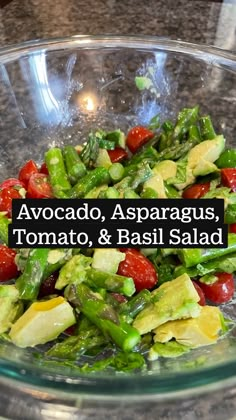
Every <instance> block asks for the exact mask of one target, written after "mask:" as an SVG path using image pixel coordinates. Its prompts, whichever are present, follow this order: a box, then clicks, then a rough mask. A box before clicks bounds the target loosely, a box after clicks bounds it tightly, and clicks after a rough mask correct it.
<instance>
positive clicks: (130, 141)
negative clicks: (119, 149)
mask: <svg viewBox="0 0 236 420" xmlns="http://www.w3.org/2000/svg"><path fill="white" fill-rule="evenodd" d="M153 137H154V133H153V132H152V131H150V130H148V128H146V127H142V126H137V127H133V128H132V129H131V130H130V131H129V132H128V134H127V137H126V144H127V147H128V148H129V150H130V151H131V152H132V153H135V152H136V151H137V150H138V149H139V147H141V146H143V144H145V143H147V142H148V140H151V139H152V138H153Z"/></svg>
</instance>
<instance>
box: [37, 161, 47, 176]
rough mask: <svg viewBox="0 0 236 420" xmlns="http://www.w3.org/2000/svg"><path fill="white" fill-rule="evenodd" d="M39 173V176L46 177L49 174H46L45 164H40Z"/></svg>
mask: <svg viewBox="0 0 236 420" xmlns="http://www.w3.org/2000/svg"><path fill="white" fill-rule="evenodd" d="M39 172H40V173H41V174H44V175H48V174H49V172H48V168H47V165H46V163H45V162H44V163H42V165H41V167H40V169H39Z"/></svg>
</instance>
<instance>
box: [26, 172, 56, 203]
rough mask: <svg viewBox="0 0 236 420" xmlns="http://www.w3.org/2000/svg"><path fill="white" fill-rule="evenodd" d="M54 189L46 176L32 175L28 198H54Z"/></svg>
mask: <svg viewBox="0 0 236 420" xmlns="http://www.w3.org/2000/svg"><path fill="white" fill-rule="evenodd" d="M52 197H53V193H52V188H51V185H50V184H49V182H48V177H47V176H46V175H44V174H39V173H35V174H33V175H31V177H30V179H29V183H28V189H27V198H52Z"/></svg>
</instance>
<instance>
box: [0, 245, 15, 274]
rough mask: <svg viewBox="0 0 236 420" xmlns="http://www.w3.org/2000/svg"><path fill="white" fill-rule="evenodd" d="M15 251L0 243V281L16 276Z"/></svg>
mask: <svg viewBox="0 0 236 420" xmlns="http://www.w3.org/2000/svg"><path fill="white" fill-rule="evenodd" d="M15 256H16V252H15V251H13V249H11V248H8V247H7V246H5V245H0V281H1V282H4V281H8V280H11V279H14V278H15V277H17V276H18V269H17V266H16V264H15Z"/></svg>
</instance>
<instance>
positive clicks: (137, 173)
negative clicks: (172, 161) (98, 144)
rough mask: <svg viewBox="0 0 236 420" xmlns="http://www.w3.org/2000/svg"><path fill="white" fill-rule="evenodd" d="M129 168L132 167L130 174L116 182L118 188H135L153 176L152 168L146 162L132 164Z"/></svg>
mask: <svg viewBox="0 0 236 420" xmlns="http://www.w3.org/2000/svg"><path fill="white" fill-rule="evenodd" d="M129 169H131V170H130V171H128V173H129V174H130V175H128V176H125V177H124V178H123V179H122V180H121V181H120V182H118V183H116V184H114V186H115V188H117V189H118V190H126V189H127V188H129V189H133V190H135V189H136V188H137V187H138V186H139V185H140V184H142V183H144V182H145V181H146V180H147V179H149V178H151V177H152V176H153V173H152V170H151V168H150V166H149V165H148V163H146V162H143V163H141V164H138V165H135V166H132V168H129Z"/></svg>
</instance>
